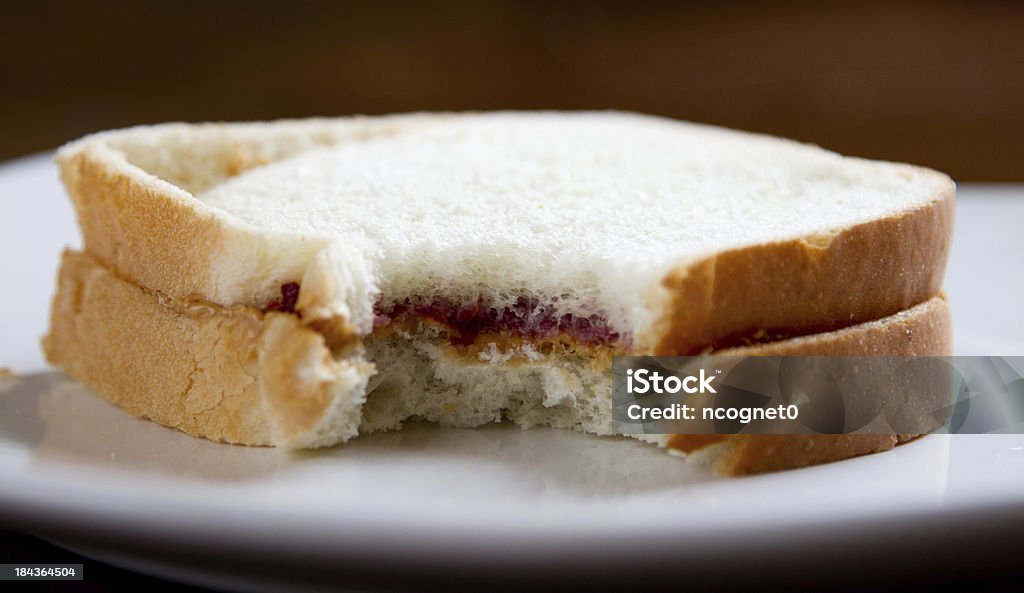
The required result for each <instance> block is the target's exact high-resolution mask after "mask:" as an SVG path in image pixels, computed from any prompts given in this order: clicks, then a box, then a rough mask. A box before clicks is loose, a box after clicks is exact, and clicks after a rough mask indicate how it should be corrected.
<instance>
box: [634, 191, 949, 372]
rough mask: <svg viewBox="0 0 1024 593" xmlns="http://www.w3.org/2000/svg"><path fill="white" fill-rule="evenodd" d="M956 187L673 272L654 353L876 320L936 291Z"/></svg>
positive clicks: (694, 349)
mask: <svg viewBox="0 0 1024 593" xmlns="http://www.w3.org/2000/svg"><path fill="white" fill-rule="evenodd" d="M953 195H954V188H953V185H952V182H950V183H949V185H948V187H947V190H946V192H945V193H943V194H942V195H939V196H936V197H935V200H934V201H933V202H931V203H929V204H927V205H925V206H923V207H920V208H917V209H914V210H910V211H908V212H905V213H902V214H900V215H898V216H892V217H889V218H883V219H879V220H875V221H872V222H868V223H864V224H859V225H856V226H853V227H850V228H848V229H846V230H844V231H841V232H839V233H837V234H836V235H834V236H832V237H818V238H804V239H795V240H791V241H782V242H778V243H771V244H767V245H755V246H751V247H746V248H742V249H734V250H731V251H727V252H724V253H721V254H718V255H716V256H713V257H710V258H708V259H705V260H703V261H701V262H698V263H696V264H693V265H691V266H688V267H683V268H679V269H676V270H674V271H673V272H672V273H671V274H669V275H668V276H667V277H666V278H665V279H664V280H663V285H664V286H665V288H666V289H667V290H668V293H669V295H670V297H669V300H668V304H667V305H666V307H665V310H664V312H663V314H662V317H661V319H660V321H659V322H658V323H657V324H656V326H655V328H654V334H655V335H658V336H660V338H659V339H658V341H657V342H656V344H655V345H654V347H653V352H654V353H656V354H659V355H664V356H667V355H677V354H683V355H685V354H696V353H699V352H701V351H705V350H707V349H708V346H709V345H713V346H716V349H718V348H717V347H718V346H722V345H731V344H735V343H737V342H740V338H744V337H748V336H752V335H755V334H757V333H758V332H764V333H768V334H781V335H783V336H786V337H788V336H794V335H809V334H817V333H821V332H826V331H831V330H834V329H838V328H842V327H848V326H850V325H854V324H857V323H862V322H865V321H869V320H872V319H881V318H883V317H886V316H888V315H892V314H894V313H896V312H897V311H903V310H905V309H907V308H909V307H912V306H913V305H916V304H918V303H921V302H924V301H925V300H927V299H929V298H931V297H932V296H934V295H935V294H937V293H938V292H939V289H940V288H941V286H942V277H943V274H944V271H945V268H946V259H947V257H948V255H949V244H950V238H951V236H952V232H953V214H954V201H953Z"/></svg>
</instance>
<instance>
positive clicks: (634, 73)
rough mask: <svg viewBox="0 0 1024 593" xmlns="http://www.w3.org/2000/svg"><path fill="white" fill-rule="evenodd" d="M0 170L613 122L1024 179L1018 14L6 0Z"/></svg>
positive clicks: (800, 6)
mask: <svg viewBox="0 0 1024 593" xmlns="http://www.w3.org/2000/svg"><path fill="white" fill-rule="evenodd" d="M0 11H2V12H3V17H4V18H0V22H2V29H3V34H2V35H0V55H2V56H3V57H2V59H0V81H2V83H0V84H3V85H4V86H3V92H2V93H0V159H6V158H10V157H14V156H17V155H21V154H27V153H30V152H34V151H38V150H43V149H48V148H52V147H54V146H56V145H58V144H60V143H62V142H64V141H67V140H69V139H72V138H75V137H77V136H79V135H82V134H84V133H86V132H91V131H95V130H100V129H105V128H111V127H118V126H126V125H131V124H138V123H150V122H160V121H167V120H188V121H194V120H239V119H267V118H277V117H298V116H307V115H335V114H349V113H368V114H374V113H386V112H395V111H410V110H439V109H445V110H448V109H450V110H460V109H498V108H514V109H519V108H557V109H577V108H618V109H631V110H637V111H644V112H649V113H656V114H662V115H668V116H673V117H678V118H684V119H691V120H697V121H703V122H708V123H714V124H721V125H725V126H731V127H737V128H742V129H747V130H753V131H759V132H768V133H772V134H778V135H783V136H789V137H793V138H797V139H800V140H804V141H808V142H814V143H818V144H821V145H823V146H826V147H828V148H832V149H835V150H838V151H840V152H844V153H849V154H857V155H862V156H869V157H876V158H885V159H894V160H903V161H910V162H915V163H918V164H924V165H928V166H932V167H935V168H937V169H941V170H943V171H946V172H948V173H950V174H952V175H953V176H954V177H955V178H956V179H957V180H959V181H1024V167H1022V166H1021V165H1022V163H1024V2H946V1H932V2H919V1H907V2H860V1H856V2H855V1H832V2H821V3H815V2H780V3H760V2H721V3H711V2H708V3H689V2H682V3H655V2H603V1H597V0H594V1H588V0H570V1H566V2H527V1H520V2H488V1H485V0H480V1H475V2H474V1H466V2H452V3H438V2H395V1H378V2H365V3H348V2H329V3H327V2H325V3H312V2H281V3H278V4H261V3H258V2H241V1H205V2H187V1H186V2H176V3H173V4H160V3H156V2H139V3H136V4H129V3H108V2H98V3H97V2H19V3H17V4H11V5H9V6H4V7H3V8H0Z"/></svg>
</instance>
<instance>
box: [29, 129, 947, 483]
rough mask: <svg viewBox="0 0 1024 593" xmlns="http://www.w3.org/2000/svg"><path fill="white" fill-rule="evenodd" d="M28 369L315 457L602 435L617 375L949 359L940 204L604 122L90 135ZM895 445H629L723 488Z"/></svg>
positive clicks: (943, 198) (721, 140)
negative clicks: (504, 426)
mask: <svg viewBox="0 0 1024 593" xmlns="http://www.w3.org/2000/svg"><path fill="white" fill-rule="evenodd" d="M57 162H58V164H59V167H60V171H61V176H62V180H63V182H64V184H65V186H66V188H67V190H68V193H69V195H70V197H71V200H72V202H73V204H74V207H75V210H76V213H77V217H78V223H79V226H80V228H81V232H82V235H83V239H84V249H83V251H82V252H73V251H67V252H65V254H64V255H63V259H62V264H61V269H60V272H59V277H58V282H57V291H56V295H55V296H54V300H53V306H52V314H51V325H50V331H49V333H48V335H47V336H46V337H45V338H44V340H43V348H44V351H45V353H46V356H47V358H48V360H49V361H50V362H51V363H52V364H54V365H57V366H59V367H61V368H62V369H64V371H65V372H66V373H67V374H69V375H70V376H71V377H73V378H75V379H77V380H80V381H82V382H84V383H85V384H87V385H88V386H90V387H91V388H92V389H93V390H94V391H95V392H96V393H98V394H99V395H101V396H103V397H104V398H106V399H108V400H110V401H111V402H113V403H115V404H117V405H118V406H120V407H122V408H123V409H124V410H126V411H127V412H129V413H131V414H134V415H137V416H141V417H144V418H148V419H150V420H152V421H155V422H158V423H160V424H164V425H166V426H170V427H174V428H177V429H179V430H181V431H184V432H186V433H188V434H190V435H193V436H197V437H204V438H208V439H213V440H217V441H223V442H226V443H235V444H242V445H253V446H260V445H270V446H279V447H286V448H318V447H327V446H332V445H336V444H338V443H343V442H345V441H348V440H350V439H352V438H354V437H356V436H357V435H359V434H365V433H367V432H372V431H376V430H393V429H398V428H400V427H401V425H402V423H403V422H405V421H406V420H409V419H423V420H427V421H431V422H436V423H439V424H441V425H444V426H455V427H472V426H479V425H481V424H485V423H490V422H498V421H509V422H514V423H515V424H517V425H519V426H522V427H524V428H529V427H532V426H553V427H562V428H567V429H574V430H579V431H583V432H587V433H593V434H596V435H608V434H610V433H611V424H612V418H611V412H612V403H611V380H612V378H611V374H610V372H609V370H610V367H611V361H612V358H613V357H615V356H622V355H693V354H708V353H713V354H735V355H787V356H788V355H875V354H885V355H944V354H949V352H950V345H951V337H950V318H949V308H948V305H947V303H946V300H945V297H944V295H943V294H942V292H941V285H942V277H943V273H944V269H945V263H946V259H947V254H948V249H949V243H950V237H951V232H952V222H953V207H954V202H953V200H954V193H955V190H954V185H953V183H952V181H951V180H950V179H949V178H948V177H947V176H945V175H943V174H941V173H937V172H934V171H931V170H928V169H924V168H920V167H914V166H910V165H903V164H894V163H887V162H875V161H868V160H862V159H856V158H849V157H843V156H840V155H837V154H835V153H832V152H829V151H826V150H823V149H820V148H818V147H815V146H809V145H804V144H800V143H796V142H792V141H788V140H782V139H778V138H772V137H766V136H759V135H754V134H748V133H742V132H735V131H730V130H724V129H720V128H714V127H709V126H702V125H696V124H691V123H684V122H679V121H674V120H669V119H663V118H657V117H651V116H643V115H636V114H629V113H618V112H580V113H548V112H526V113H523V112H520V113H516V112H499V113H469V114H412V115H398V116H383V117H349V118H335V119H309V120H299V121H279V122H271V123H244V124H200V125H187V124H166V125H158V126H151V127H138V128H131V129H127V130H119V131H112V132H104V133H99V134H95V135H92V136H88V137H86V138H83V139H81V140H78V141H75V142H72V143H71V144H68V145H66V146H64V147H63V148H61V149H60V151H59V152H58V153H57ZM912 436H914V435H904V436H897V435H744V436H722V435H645V436H644V438H645V440H649V441H651V442H652V443H653V444H654V445H657V446H661V447H664V448H666V449H667V450H669V451H670V452H673V453H677V454H680V455H684V456H687V457H689V458H691V459H694V460H696V461H700V462H706V463H710V464H712V465H713V466H714V467H715V468H716V469H717V470H718V471H719V472H721V473H723V474H727V475H737V474H745V473H754V472H762V471H772V470H778V469H786V468H791V467H800V466H804V465H810V464H815V463H822V462H827V461H834V460H838V459H844V458H848V457H853V456H856V455H862V454H866V453H873V452H879V451H884V450H887V449H891V448H892V447H894V446H895V445H897V444H899V443H900V442H902V441H903V440H906V439H907V438H911V437H912Z"/></svg>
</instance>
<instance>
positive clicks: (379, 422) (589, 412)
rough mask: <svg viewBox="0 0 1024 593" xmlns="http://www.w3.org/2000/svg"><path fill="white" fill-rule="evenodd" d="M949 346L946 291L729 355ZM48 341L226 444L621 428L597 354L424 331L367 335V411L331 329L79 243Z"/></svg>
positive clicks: (828, 443) (712, 449) (691, 449)
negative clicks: (422, 428)
mask: <svg viewBox="0 0 1024 593" xmlns="http://www.w3.org/2000/svg"><path fill="white" fill-rule="evenodd" d="M950 343H951V336H950V323H949V310H948V306H947V304H946V301H945V299H944V298H943V297H936V298H933V299H930V300H928V301H926V302H924V303H922V304H920V305H917V306H915V307H913V308H911V309H909V310H907V311H903V312H900V313H898V314H896V315H893V316H890V317H887V318H885V319H881V320H877V321H872V322H867V323H863V324H859V325H855V326H852V327H849V328H845V329H841V330H837V331H833V332H827V333H823V334H817V335H814V336H805V337H800V338H793V339H789V340H783V341H779V342H773V343H770V344H760V345H756V346H746V347H741V348H734V349H728V350H723V351H722V353H723V354H734V355H758V354H762V355H776V356H779V355H799V354H803V355H857V354H860V355H863V354H887V355H938V354H948V353H949V348H950ZM44 348H45V350H46V354H47V357H48V359H49V360H50V361H51V362H53V363H55V364H58V365H60V366H61V367H63V368H64V369H65V370H66V372H67V373H68V374H69V375H71V376H72V377H74V378H76V379H78V380H81V381H83V382H85V383H87V384H88V385H90V386H91V387H93V389H95V390H96V391H97V393H99V394H100V395H102V396H104V397H106V398H107V399H109V400H110V401H112V402H114V403H116V404H117V405H119V406H121V407H123V408H124V409H125V410H127V411H128V412H130V413H132V414H135V415H138V416H142V417H145V418H149V419H152V420H154V421H156V422H159V423H161V424H164V425H166V426H172V427H174V428H177V429H179V430H182V431H184V432H187V433H189V434H191V435H195V436H200V437H205V438H209V439H213V440H219V441H225V442H230V443H240V444H247V445H275V444H276V445H281V446H289V447H306V446H310V445H313V444H318V443H321V442H323V440H324V439H325V435H327V436H330V437H332V438H333V439H334V440H339V439H340V440H344V439H347V438H348V437H350V436H353V435H354V434H356V432H358V433H366V432H370V431H374V430H381V429H395V428H399V427H400V426H401V424H402V422H403V421H405V420H407V419H409V418H413V417H417V418H426V419H429V420H433V421H437V422H440V423H441V424H444V425H447V426H460V427H471V426H478V425H480V424H484V423H487V422H494V421H499V420H502V419H507V420H511V421H513V422H515V423H517V424H519V425H520V426H522V427H524V428H528V427H531V426H556V427H564V428H572V429H576V430H581V431H584V432H590V433H595V434H608V433H609V431H610V427H611V422H610V413H611V405H610V397H611V396H610V390H611V385H610V380H611V378H610V374H609V373H606V372H604V371H603V370H602V369H599V368H595V367H594V366H593V365H592V364H590V362H589V361H585V360H584V361H573V360H570V359H568V358H566V357H558V358H557V359H555V360H551V359H540V360H536V361H533V362H520V363H518V364H503V363H501V362H496V361H489V360H479V359H478V360H476V361H472V360H466V359H465V358H458V357H453V356H452V354H453V352H451V351H445V350H444V349H443V348H441V347H439V346H438V345H437V343H435V342H433V341H431V340H429V339H416V340H412V341H404V340H397V341H388V340H385V341H383V342H381V341H377V340H376V339H373V338H371V339H370V340H369V344H368V348H369V349H370V351H371V358H372V359H374V360H376V361H377V364H378V368H379V371H380V374H379V376H378V378H379V380H378V381H377V385H376V386H373V387H371V388H370V396H369V397H368V398H367V403H366V405H365V406H363V407H362V408H361V410H360V404H362V400H361V399H360V400H359V401H352V400H349V399H346V398H348V397H361V395H362V394H363V393H364V392H365V391H366V385H365V384H358V382H359V381H361V378H360V377H361V376H363V375H364V374H365V373H361V372H360V371H366V369H360V368H359V364H360V363H358V362H357V361H355V358H356V357H354V356H351V355H350V356H349V357H347V358H340V359H338V360H332V359H331V356H330V352H329V350H328V349H327V348H326V346H325V344H324V340H323V337H322V336H320V335H318V334H316V333H315V332H313V331H310V330H309V329H308V328H306V327H304V326H302V325H301V324H299V323H298V322H297V321H296V320H295V318H294V316H291V315H285V314H281V313H264V312H262V311H259V310H257V309H252V308H247V307H241V306H237V307H232V308H225V307H220V306H218V305H213V304H209V303H195V302H184V303H183V302H178V301H175V300H172V299H167V298H166V297H161V296H160V295H158V294H155V293H153V292H151V291H147V290H145V289H142V288H140V287H138V286H136V285H134V284H132V283H130V282H128V281H125V280H123V279H120V278H118V277H117V276H115V275H114V274H113V273H112V272H110V271H109V270H107V269H106V268H105V267H103V266H102V265H101V264H99V263H98V262H97V261H96V260H95V259H94V258H92V257H90V256H88V255H86V254H81V253H75V252H66V253H65V254H64V257H63V264H62V266H61V273H60V278H59V282H58V290H57V296H56V298H55V299H54V307H53V316H52V319H51V332H50V334H49V335H48V336H47V337H46V338H45V340H44ZM353 383H356V384H355V385H353ZM698 438H699V437H698ZM673 439H674V440H673ZM645 440H649V441H652V442H654V443H656V444H658V445H660V446H663V447H668V448H669V450H674V451H676V452H679V453H685V454H690V453H696V454H697V455H695V456H694V458H695V459H696V460H698V461H701V462H707V463H711V464H714V465H715V466H716V467H717V468H718V470H719V471H720V472H722V473H725V474H730V475H735V474H742V473H752V472H757V471H766V470H769V469H783V468H785V467H797V466H800V465H806V464H808V463H820V462H823V461H828V460H831V459H839V458H844V457H849V456H851V455H857V454H863V453H868V452H872V451H878V450H884V449H887V448H891V447H892V446H894V445H895V444H896V438H895V437H889V436H885V435H881V436H876V435H869V436H864V435H855V436H843V435H836V436H832V435H824V436H817V437H813V438H807V437H806V435H803V436H797V437H793V438H791V439H789V440H788V441H787V440H785V439H780V437H778V436H777V435H765V436H757V437H749V438H745V439H744V438H739V439H727V440H725V441H723V442H719V441H716V440H707V441H694V437H685V436H682V435H679V436H677V437H672V436H671V435H664V436H652V435H647V437H646V439H645ZM331 442H333V441H331ZM760 445H765V446H760Z"/></svg>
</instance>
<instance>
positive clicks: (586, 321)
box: [374, 296, 619, 346]
mask: <svg viewBox="0 0 1024 593" xmlns="http://www.w3.org/2000/svg"><path fill="white" fill-rule="evenodd" d="M374 313H375V316H374V327H384V326H387V325H389V324H391V323H393V322H395V321H397V320H398V319H399V318H401V317H403V316H405V315H409V314H413V315H418V316H420V317H425V318H427V319H432V320H434V321H436V322H438V323H441V324H444V325H445V326H446V327H448V328H449V329H450V330H451V332H450V333H451V338H450V339H451V342H452V344H455V345H460V346H466V345H469V344H472V343H473V342H474V341H476V338H477V337H478V336H479V335H480V334H482V333H507V334H511V335H514V336H519V337H523V338H528V339H533V340H538V339H544V338H553V337H556V336H558V335H559V334H564V335H568V336H569V337H571V338H573V339H574V340H575V341H577V342H579V343H581V344H590V345H596V344H613V343H615V342H616V341H618V339H619V333H618V332H616V331H615V330H613V329H612V328H611V327H610V326H609V325H608V322H607V320H605V318H604V317H603V316H602V315H600V314H597V313H594V314H591V315H587V316H576V315H572V314H569V313H564V314H562V315H558V314H557V313H555V312H554V311H553V308H552V307H551V306H550V305H547V304H542V303H540V302H539V301H538V300H537V299H536V298H529V297H525V296H524V297H519V298H518V299H516V301H515V303H512V304H511V305H504V306H501V307H497V306H494V305H492V304H489V303H487V302H486V301H484V299H483V298H482V297H481V298H479V299H477V301H476V302H469V303H466V302H461V303H453V302H451V301H448V300H446V299H443V298H441V297H434V298H432V299H405V300H403V301H401V302H399V303H395V304H393V305H390V306H388V307H387V308H383V307H381V306H380V305H378V306H377V307H376V308H375V311H374Z"/></svg>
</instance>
